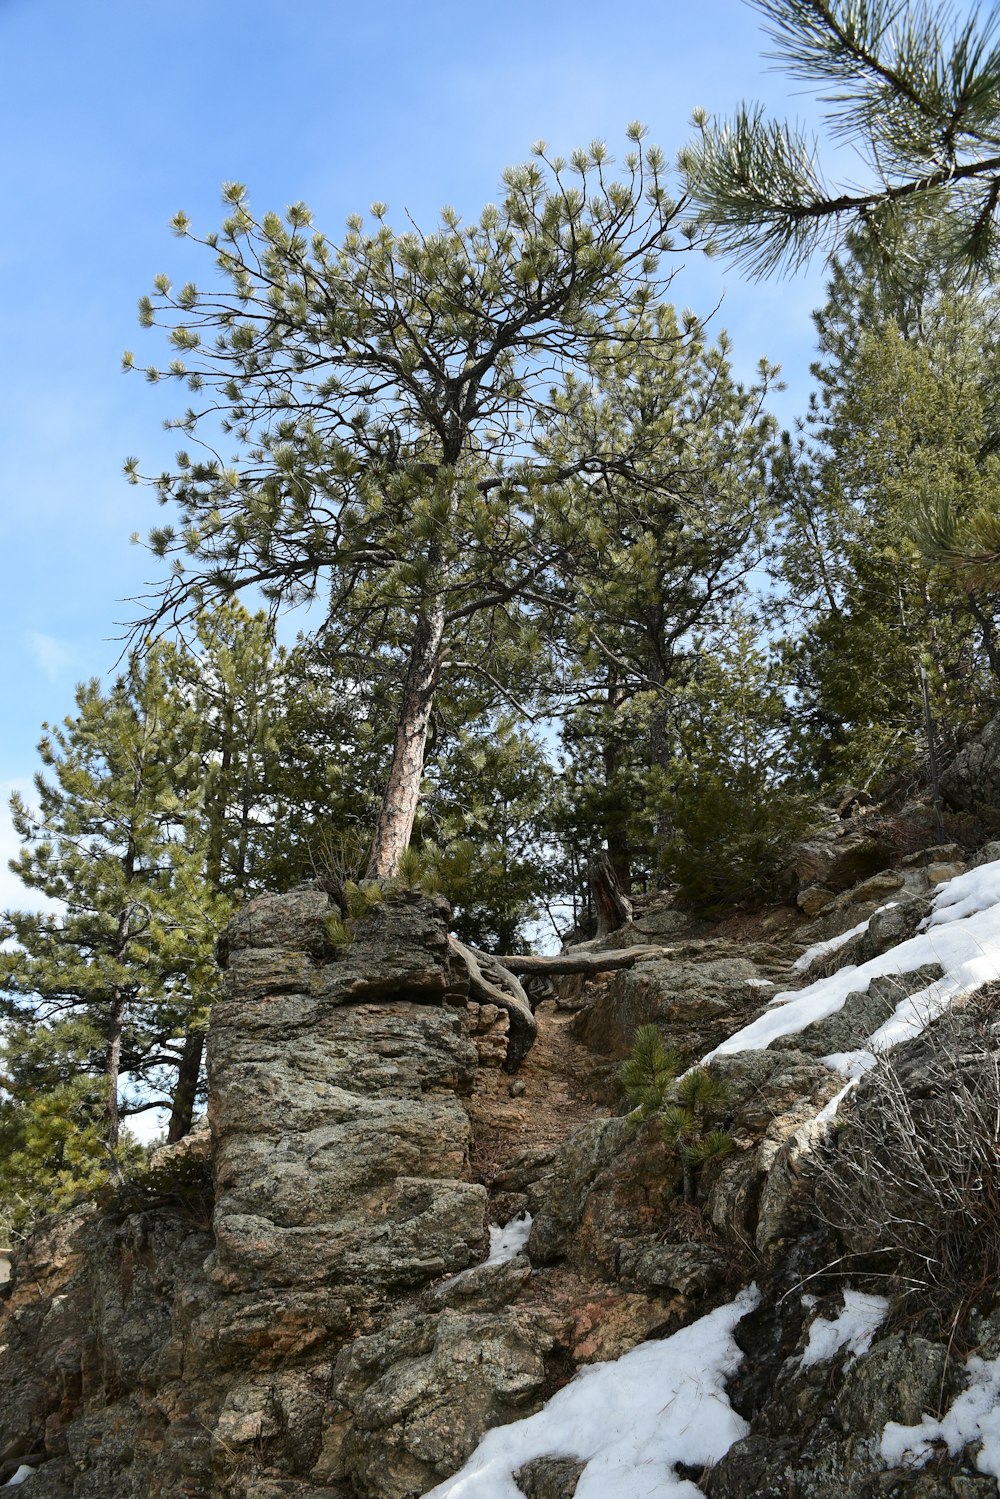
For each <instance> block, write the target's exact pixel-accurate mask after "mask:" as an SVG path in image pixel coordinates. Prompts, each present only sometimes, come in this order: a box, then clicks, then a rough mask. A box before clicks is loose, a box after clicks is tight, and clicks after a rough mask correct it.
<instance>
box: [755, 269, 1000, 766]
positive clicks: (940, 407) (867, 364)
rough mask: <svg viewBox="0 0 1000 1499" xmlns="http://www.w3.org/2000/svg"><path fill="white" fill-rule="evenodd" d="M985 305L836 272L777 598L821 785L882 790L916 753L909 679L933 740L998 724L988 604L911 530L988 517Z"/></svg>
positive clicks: (993, 622)
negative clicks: (926, 688)
mask: <svg viewBox="0 0 1000 1499" xmlns="http://www.w3.org/2000/svg"><path fill="white" fill-rule="evenodd" d="M995 316H996V302H995V298H994V297H993V296H992V295H987V294H985V293H981V292H980V293H965V292H962V291H961V290H959V289H957V288H956V287H955V285H954V284H953V282H951V281H949V278H947V277H941V276H938V277H935V278H934V279H933V281H932V283H930V284H925V285H924V286H923V287H922V288H920V289H917V288H914V287H911V288H910V289H909V291H907V292H905V293H900V292H898V291H896V290H893V289H888V290H887V289H886V288H884V287H883V286H882V285H881V284H880V282H879V281H878V280H877V279H876V278H873V277H872V276H870V275H868V274H867V273H866V272H865V270H864V268H863V267H858V266H857V264H856V263H852V262H844V263H842V264H837V265H835V268H834V278H833V281H832V283H831V291H830V298H829V301H828V302H827V304H826V306H825V307H824V308H823V310H822V311H821V312H820V313H819V314H818V315H817V324H818V327H819V331H820V350H821V356H822V357H821V359H820V361H819V362H818V363H817V364H816V365H815V366H814V374H815V375H816V377H817V379H818V380H819V387H820V388H819V395H818V397H817V398H816V399H815V400H814V402H813V406H812V410H811V413H810V416H809V419H808V421H807V422H806V423H805V425H804V432H803V436H802V438H801V440H800V443H799V446H798V447H797V449H793V448H792V447H791V446H789V448H788V452H787V469H786V474H785V482H786V489H787V493H786V502H785V536H784V545H783V563H782V571H783V579H782V581H783V587H784V589H785V602H786V614H787V616H788V617H789V618H791V619H793V620H794V622H795V625H796V628H797V636H796V639H795V640H794V642H793V643H791V644H790V646H789V650H790V653H791V655H792V658H793V661H794V672H795V677H796V681H797V687H798V696H797V703H798V714H799V718H800V721H801V723H802V725H803V728H804V731H805V733H804V738H803V742H802V748H803V751H804V753H805V755H806V758H807V760H808V762H809V764H810V765H811V767H812V768H813V770H815V771H816V772H817V773H818V774H819V775H820V776H821V778H823V779H827V778H833V779H835V780H837V779H840V780H842V779H843V778H844V777H848V778H851V779H856V780H857V781H859V782H860V783H861V784H867V783H868V782H869V781H870V780H871V779H872V778H879V779H880V780H882V781H885V782H888V781H890V780H891V779H892V777H893V776H894V775H895V774H898V773H900V772H902V771H904V770H908V769H910V768H913V767H915V766H917V765H919V764H920V763H921V762H922V761H923V758H924V756H925V754H926V743H925V731H924V723H923V712H922V705H921V679H920V671H921V667H923V668H924V670H925V671H926V672H927V673H928V676H929V681H930V689H931V695H932V701H933V705H934V710H935V716H936V718H937V719H938V723H939V734H940V735H941V737H942V738H943V742H944V744H945V745H946V746H947V745H948V744H954V743H955V741H956V738H957V737H960V736H961V735H962V733H963V732H964V731H966V730H967V729H969V728H970V727H974V726H976V725H977V724H978V723H979V722H981V720H982V718H983V716H985V715H988V714H989V713H990V712H991V711H995V704H996V702H997V698H998V683H1000V675H998V668H1000V620H998V617H997V601H996V594H995V592H994V593H991V592H990V590H989V589H988V588H983V587H980V586H978V585H977V583H976V582H975V581H974V580H971V579H969V578H965V579H962V578H961V577H958V578H957V577H956V575H955V571H954V570H953V569H952V568H951V567H949V566H939V565H935V558H934V557H933V556H932V555H930V553H931V551H932V548H931V547H930V546H929V545H923V544H921V540H920V530H921V524H922V517H924V516H925V515H926V514H927V513H928V512H929V511H930V512H931V513H935V514H937V515H941V514H942V513H945V514H947V515H948V516H949V517H950V518H951V523H952V524H953V525H962V524H964V521H965V518H966V517H970V516H974V515H976V514H977V513H983V512H988V511H989V510H991V509H992V508H993V507H994V506H995V496H996V494H997V492H998V485H1000V467H998V462H1000V459H998V454H997V451H996V431H997V426H996V392H995V382H994V379H993V369H994V365H995V354H994V352H993V338H994V335H993V328H994V321H995Z"/></svg>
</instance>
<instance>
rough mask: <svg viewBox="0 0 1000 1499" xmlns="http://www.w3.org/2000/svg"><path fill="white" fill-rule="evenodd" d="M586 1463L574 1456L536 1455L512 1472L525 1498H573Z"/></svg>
mask: <svg viewBox="0 0 1000 1499" xmlns="http://www.w3.org/2000/svg"><path fill="white" fill-rule="evenodd" d="M586 1466H587V1465H586V1463H581V1462H578V1461H577V1459H576V1458H575V1457H536V1458H534V1459H533V1460H532V1461H531V1462H530V1463H525V1464H524V1466H523V1467H521V1468H518V1470H517V1472H516V1473H515V1474H514V1482H515V1483H516V1484H517V1486H518V1488H519V1489H520V1490H521V1493H522V1494H524V1496H525V1499H573V1495H574V1494H575V1493H576V1486H577V1484H578V1483H579V1482H580V1475H581V1474H582V1473H583V1470H584V1468H585V1467H586Z"/></svg>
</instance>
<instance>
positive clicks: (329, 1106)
mask: <svg viewBox="0 0 1000 1499" xmlns="http://www.w3.org/2000/svg"><path fill="white" fill-rule="evenodd" d="M323 902H326V904H325V906H324V904H323ZM286 906H287V910H285V907H286ZM331 909H332V908H331V906H330V903H329V900H328V897H326V896H325V895H324V894H323V893H322V892H320V891H316V890H313V889H311V888H309V887H307V888H306V889H304V890H297V891H293V892H291V894H290V895H288V896H283V897H266V898H262V899H260V900H258V901H256V902H251V904H250V906H249V907H248V908H247V909H246V910H245V911H243V912H241V913H240V914H239V915H238V916H237V917H236V918H235V920H234V922H233V923H232V924H231V926H230V928H229V931H228V933H227V936H226V941H225V944H224V950H225V952H226V953H227V954H228V960H229V967H228V969H227V973H226V989H225V997H224V999H223V1000H222V1001H221V1002H220V1003H219V1004H218V1005H217V1006H216V1010H215V1013H214V1014H213V1024H212V1029H211V1032H210V1034H209V1045H208V1065H209V1079H210V1095H209V1096H210V1104H209V1117H210V1121H211V1126H212V1133H213V1138H214V1142H215V1170H216V1208H215V1223H214V1226H215V1235H216V1252H215V1258H214V1261H213V1267H212V1273H213V1276H214V1279H215V1281H216V1283H217V1284H218V1285H220V1286H221V1287H223V1288H225V1289H226V1290H227V1291H231V1292H232V1291H248V1290H250V1289H252V1288H259V1287H261V1286H291V1285H296V1286H319V1285H323V1284H326V1285H329V1286H338V1287H339V1288H340V1290H341V1292H342V1294H345V1295H346V1296H347V1297H348V1299H349V1300H350V1299H353V1300H354V1301H355V1303H356V1304H357V1305H358V1306H359V1307H361V1306H363V1305H364V1304H367V1303H368V1302H370V1301H371V1300H373V1299H377V1298H378V1297H380V1296H382V1295H384V1294H385V1292H386V1291H387V1290H389V1289H390V1288H399V1287H404V1286H407V1287H410V1286H413V1287H416V1286H420V1285H421V1284H427V1283H428V1282H430V1281H431V1280H434V1279H436V1278H437V1277H439V1276H441V1275H443V1274H448V1273H453V1272H455V1271H458V1270H461V1269H464V1268H465V1266H467V1265H468V1264H470V1263H471V1262H472V1261H473V1260H474V1259H475V1258H476V1256H477V1254H478V1253H479V1252H480V1250H481V1246H482V1245H483V1243H484V1241H485V1232H486V1228H485V1201H486V1194H485V1190H484V1189H483V1188H482V1187H481V1186H478V1185H476V1184H474V1183H471V1182H469V1181H467V1180H463V1176H464V1175H465V1173H466V1167H467V1159H468V1146H469V1121H468V1116H467V1114H466V1111H465V1109H464V1107H463V1105H462V1102H461V1097H462V1096H463V1095H467V1094H468V1093H470V1092H471V1089H472V1085H473V1082H474V1080H475V1076H476V1067H477V1061H478V1055H477V1048H476V1045H475V1043H474V1040H473V1038H472V1035H470V1027H469V1025H468V1024H467V1023H466V1020H465V1018H464V1013H463V1012H464V1009H465V1001H466V993H467V990H466V987H465V985H464V984H463V982H462V979H461V976H460V974H459V973H457V972H456V971H455V970H454V968H453V965H452V961H451V957H450V953H449V948H448V941H447V932H448V928H447V918H448V908H447V905H446V904H445V903H444V902H443V901H441V900H439V899H429V900H422V901H413V900H411V899H404V900H401V901H395V900H386V901H385V902H384V903H383V904H382V905H380V906H378V907H376V908H375V909H374V910H373V911H372V912H371V913H370V914H369V915H368V916H367V917H366V918H365V919H364V920H363V921H362V922H359V923H358V925H357V927H356V930H355V936H354V940H353V942H352V944H351V946H350V947H349V948H348V949H347V950H346V952H345V951H342V950H332V949H330V947H329V945H327V946H326V947H324V945H323V944H324V941H325V940H326V938H325V935H324V934H325V931H326V920H327V918H328V917H329V915H330V911H331ZM264 939H266V941H267V943H268V944H269V945H268V946H266V947H263V946H260V945H258V944H260V943H261V942H262V941H263V940H264ZM283 942H284V943H286V944H290V945H288V946H285V947H283V946H281V945H280V944H281V943H283ZM250 944H253V945H250ZM291 944H294V945H291ZM479 1018H481V1011H480V1012H479V1014H478V1016H477V1021H476V1022H475V1023H478V1019H479Z"/></svg>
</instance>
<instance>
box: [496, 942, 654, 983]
mask: <svg viewBox="0 0 1000 1499" xmlns="http://www.w3.org/2000/svg"><path fill="white" fill-rule="evenodd" d="M671 952H673V948H671V947H623V948H621V949H620V950H619V951H618V952H560V953H554V954H553V955H552V956H551V957H536V956H535V955H534V954H530V953H527V954H525V953H504V954H503V956H502V957H498V958H497V959H496V962H498V963H502V964H503V966H504V968H506V969H507V972H508V973H525V974H528V975H529V976H530V975H531V974H536V973H537V974H540V975H542V976H543V977H545V978H548V977H549V976H550V975H551V976H552V977H556V976H559V975H562V974H567V973H583V974H591V973H611V972H612V971H613V970H614V969H617V968H631V967H632V965H633V964H634V963H638V962H640V961H641V960H642V959H643V958H662V957H664V956H666V955H667V954H668V953H671Z"/></svg>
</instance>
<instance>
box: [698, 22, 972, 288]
mask: <svg viewBox="0 0 1000 1499" xmlns="http://www.w3.org/2000/svg"><path fill="white" fill-rule="evenodd" d="M754 4H755V5H756V7H757V9H758V10H759V11H761V13H762V14H763V16H764V18H765V23H766V31H767V34H768V36H769V37H770V38H771V40H772V41H773V43H774V44H775V51H774V52H773V53H772V54H771V55H772V56H773V57H775V58H777V60H778V62H779V63H781V64H783V65H784V67H785V68H786V70H787V71H788V73H789V74H790V76H791V77H793V78H796V79H799V80H801V81H802V82H803V83H804V84H805V85H806V86H807V87H809V88H812V89H814V90H816V91H817V92H818V94H819V97H820V98H821V100H822V101H823V102H824V103H825V104H826V105H827V109H826V120H827V124H828V126H829V129H830V132H831V134H832V135H833V136H835V137H837V136H840V137H845V138H847V139H849V140H850V141H851V142H852V143H853V144H854V145H855V146H856V148H857V154H858V155H859V156H860V157H861V159H862V160H864V161H866V162H867V163H868V166H869V169H870V177H869V181H868V182H867V183H865V184H863V185H862V186H860V187H858V186H855V185H852V186H850V187H845V188H840V187H839V186H831V185H829V184H828V183H827V181H826V179H825V178H824V176H823V173H822V170H821V167H820V165H819V163H818V161H817V156H816V148H815V145H814V143H813V141H812V140H811V139H810V138H809V137H808V136H806V134H805V133H804V132H803V131H801V130H800V129H798V128H796V127H793V126H791V125H788V124H785V123H781V122H777V121H773V120H769V119H768V118H767V117H766V116H765V114H764V112H763V110H762V109H761V108H760V107H759V106H750V105H746V104H744V105H742V106H741V107H740V108H739V109H738V110H737V112H736V114H735V115H734V116H733V117H732V118H731V119H728V120H718V119H713V120H709V118H708V117H707V115H706V114H705V113H704V111H698V112H696V115H695V120H694V123H695V125H696V127H697V129H698V135H697V137H696V138H695V140H694V141H693V142H692V143H691V144H690V145H689V146H688V147H687V148H686V150H685V151H683V152H682V153H681V157H680V164H681V169H682V171H683V172H684V174H685V179H686V186H687V190H688V192H689V193H690V194H691V196H692V198H693V200H694V202H695V203H696V204H697V205H698V206H699V208H700V209H701V217H702V222H703V223H704V224H705V225H706V226H711V227H712V230H713V239H714V243H715V244H716V246H717V247H718V248H720V249H721V250H723V251H724V252H726V253H727V254H729V255H730V256H731V257H732V258H733V259H735V260H736V261H737V262H740V263H742V264H744V265H747V266H749V267H750V268H751V270H753V271H754V272H756V273H757V274H764V275H766V274H768V273H769V272H771V271H774V270H775V269H777V268H779V267H782V266H792V267H797V266H799V265H801V264H803V263H804V262H805V261H806V260H807V259H808V257H809V256H810V255H811V254H812V253H813V251H814V250H815V249H816V248H817V247H820V246H823V245H829V244H830V243H831V242H833V241H834V240H835V238H836V237H837V236H838V235H839V234H841V233H843V230H844V227H845V226H847V227H849V228H851V229H853V230H854V232H855V234H856V237H857V240H858V243H859V245H860V246H862V247H863V250H864V253H865V254H866V256H867V258H869V259H870V260H872V261H875V262H876V263H878V262H880V263H881V264H882V265H883V266H886V265H889V266H891V267H892V268H893V269H894V270H895V271H896V272H898V273H899V274H900V275H902V276H904V277H905V276H906V275H907V274H908V272H909V271H910V270H911V269H912V267H913V265H914V263H915V262H914V260H913V258H912V257H911V255H910V254H909V253H908V251H911V250H912V247H913V241H914V237H915V236H916V237H918V238H919V239H920V240H921V241H922V244H921V253H920V255H919V256H918V257H917V261H916V263H917V264H918V266H919V265H920V264H921V263H923V264H927V263H932V262H934V261H937V262H939V263H945V262H947V263H952V264H955V265H956V266H957V267H959V268H960V269H961V271H963V272H965V273H967V274H969V275H975V274H978V273H982V272H984V271H985V272H986V273H987V274H992V273H993V272H994V271H995V269H996V266H997V264H998V253H1000V236H998V229H997V213H996V209H997V193H998V190H1000V170H998V166H997V152H996V143H997V135H998V127H1000V23H998V18H997V16H996V14H995V13H991V12H990V11H989V10H988V9H987V10H985V11H980V10H979V9H978V8H977V7H975V6H973V8H972V9H971V11H969V12H968V13H967V14H966V13H963V12H961V11H956V10H955V9H954V8H953V7H952V6H951V5H943V4H939V3H936V0H903V3H897V0H864V3H860V4H858V3H855V0H754Z"/></svg>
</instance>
